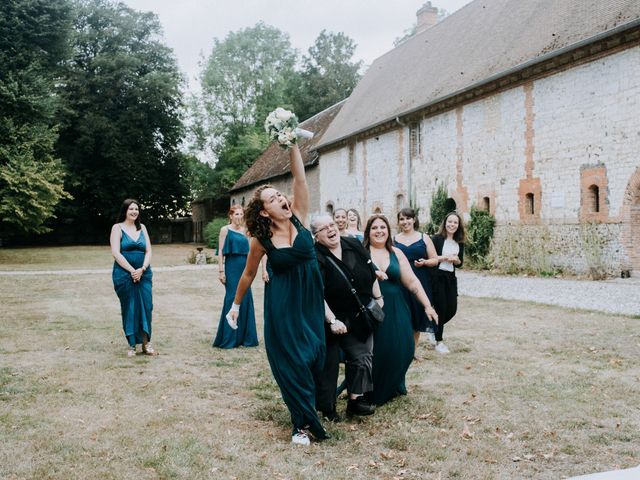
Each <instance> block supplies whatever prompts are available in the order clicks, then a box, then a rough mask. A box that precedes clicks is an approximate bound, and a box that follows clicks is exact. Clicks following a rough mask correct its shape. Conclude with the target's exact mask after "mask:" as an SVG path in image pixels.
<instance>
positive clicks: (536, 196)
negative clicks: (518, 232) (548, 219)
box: [518, 177, 542, 224]
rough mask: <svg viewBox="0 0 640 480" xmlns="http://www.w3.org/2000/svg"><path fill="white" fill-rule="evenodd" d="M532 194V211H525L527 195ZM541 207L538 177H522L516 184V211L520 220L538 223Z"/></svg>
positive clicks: (540, 190)
mask: <svg viewBox="0 0 640 480" xmlns="http://www.w3.org/2000/svg"><path fill="white" fill-rule="evenodd" d="M530 194H532V195H533V213H529V212H528V211H527V202H528V200H527V195H530ZM541 207H542V187H541V184H540V178H539V177H535V178H523V179H521V180H520V185H519V186H518V213H519V214H520V222H522V223H527V224H538V223H540V209H541Z"/></svg>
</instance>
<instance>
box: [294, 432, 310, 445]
mask: <svg viewBox="0 0 640 480" xmlns="http://www.w3.org/2000/svg"><path fill="white" fill-rule="evenodd" d="M291 443H293V444H295V445H309V444H310V443H311V441H310V440H309V435H307V432H305V431H304V430H298V432H297V433H294V434H293V435H291Z"/></svg>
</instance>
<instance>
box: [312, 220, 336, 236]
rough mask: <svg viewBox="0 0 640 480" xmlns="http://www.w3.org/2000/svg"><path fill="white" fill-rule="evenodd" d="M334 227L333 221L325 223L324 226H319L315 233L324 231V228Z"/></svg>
mask: <svg viewBox="0 0 640 480" xmlns="http://www.w3.org/2000/svg"><path fill="white" fill-rule="evenodd" d="M335 227H336V224H335V222H331V223H327V224H326V225H325V226H324V227H322V228H319V229H318V230H316V233H315V235H317V234H319V233H320V232H324V231H325V230H327V229H329V228H335Z"/></svg>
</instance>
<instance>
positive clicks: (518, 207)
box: [319, 46, 640, 272]
mask: <svg viewBox="0 0 640 480" xmlns="http://www.w3.org/2000/svg"><path fill="white" fill-rule="evenodd" d="M638 112H640V47H637V46H636V47H633V48H630V49H627V50H623V51H620V52H618V53H615V54H612V55H609V56H606V57H602V58H599V59H596V60H594V61H592V62H589V63H584V64H581V65H579V66H576V67H574V68H568V69H565V70H563V71H560V72H557V73H555V74H553V75H549V76H546V77H543V78H540V79H536V80H533V81H529V82H526V83H524V84H522V85H519V86H516V87H514V88H511V89H509V90H506V91H502V92H499V93H496V94H494V95H491V96H487V97H485V98H483V99H480V100H476V101H473V102H472V103H468V104H465V105H463V106H459V107H457V108H455V109H453V110H449V111H446V112H444V113H441V114H438V115H435V116H432V117H427V118H422V119H420V129H421V130H420V138H421V141H422V148H421V151H420V154H418V155H415V156H414V157H413V158H409V149H408V138H409V127H408V126H406V125H405V126H402V125H398V128H396V129H395V130H392V131H388V132H386V133H384V134H381V135H379V136H376V137H369V138H366V139H359V140H358V141H357V142H355V143H354V144H353V152H354V156H353V159H354V162H353V165H352V166H353V168H352V170H353V171H352V172H351V173H350V172H349V146H345V147H343V148H340V149H336V150H332V151H328V152H324V153H323V154H322V157H321V168H320V173H319V186H320V190H321V193H320V204H321V205H325V204H326V203H328V202H331V203H333V205H334V206H336V207H338V206H342V207H356V208H358V209H359V210H360V212H361V213H362V214H363V218H365V219H366V217H367V216H368V215H369V214H370V213H371V212H372V211H374V209H375V208H380V210H381V211H383V212H384V213H387V214H388V215H389V216H390V219H391V217H395V213H396V211H397V205H398V203H399V202H403V201H405V202H406V201H407V199H409V198H411V199H412V200H413V203H414V204H415V205H417V206H419V207H420V219H421V221H425V220H426V219H427V218H428V217H429V204H430V202H431V196H432V194H433V192H434V190H435V188H436V186H437V184H438V183H439V182H442V183H444V185H445V186H446V188H447V190H448V192H449V195H450V196H451V197H452V198H453V199H455V201H456V203H457V208H458V210H459V211H461V212H462V213H467V212H468V210H469V208H470V207H471V206H472V205H473V204H474V203H475V204H478V205H483V203H481V202H484V199H485V198H488V200H489V203H490V210H491V211H492V213H494V214H495V216H496V218H497V220H498V230H499V229H500V228H501V227H504V228H506V227H507V226H508V225H509V224H526V225H531V226H536V225H553V226H554V229H557V230H558V231H559V232H561V234H559V235H558V236H557V237H556V236H554V237H553V238H554V239H555V238H557V240H553V241H552V242H551V247H552V250H553V253H552V255H553V256H554V259H555V260H554V261H556V260H557V262H558V265H562V266H563V268H566V269H568V270H574V271H576V272H580V271H584V268H583V266H581V265H584V258H583V260H580V258H581V255H583V253H582V252H581V243H580V239H579V237H580V231H581V229H580V226H579V224H580V222H583V223H584V222H591V221H596V222H599V223H602V224H604V225H606V226H604V227H602V235H603V236H604V237H606V238H607V239H608V240H607V242H608V245H607V246H606V249H605V250H606V251H607V252H609V253H610V254H611V255H610V260H609V261H610V265H609V267H608V268H609V270H610V271H611V272H614V271H616V270H619V269H620V268H624V266H625V265H628V264H631V265H632V266H633V267H634V268H635V269H640V252H639V251H638V249H640V238H636V237H637V236H638V235H640V226H638V225H636V223H637V222H640V214H638V210H639V209H640V206H635V207H634V206H633V205H637V204H640V201H638V202H636V201H635V200H634V199H636V198H640V184H639V185H638V186H636V184H635V183H633V182H632V177H633V176H634V175H636V173H635V172H636V171H638V169H639V168H640V115H639V114H638ZM633 178H635V177H633ZM594 185H595V186H597V187H598V194H599V201H600V207H599V211H598V212H590V211H589V205H588V204H587V203H586V202H588V201H592V199H593V191H589V188H590V187H592V186H594ZM630 189H631V190H633V191H632V192H631V193H625V192H629V190H630ZM636 190H637V191H636ZM590 195H591V196H590ZM625 195H626V197H625ZM625 198H627V200H626V204H628V205H629V206H628V207H625V205H626V204H625ZM629 198H631V199H632V200H628V199H629ZM634 222H635V223H634ZM605 232H606V235H605ZM621 236H622V237H623V240H622V241H621V240H620V237H621ZM564 257H566V259H565V260H562V259H563V258H564ZM630 259H631V260H630ZM636 259H637V260H636ZM581 262H582V263H581Z"/></svg>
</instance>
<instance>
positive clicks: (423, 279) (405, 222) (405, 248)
mask: <svg viewBox="0 0 640 480" xmlns="http://www.w3.org/2000/svg"><path fill="white" fill-rule="evenodd" d="M418 228H420V222H419V220H418V217H417V215H416V211H415V210H414V209H413V208H409V207H406V208H403V209H402V210H400V211H399V212H398V229H399V230H400V233H398V234H397V235H396V236H394V237H393V246H394V247H398V248H399V249H400V250H402V253H404V255H405V256H406V257H407V260H408V261H409V265H410V266H411V269H412V270H413V273H415V275H416V277H418V280H420V283H421V284H422V288H424V291H425V292H426V294H427V296H428V297H429V300H430V301H433V295H432V290H431V273H430V269H431V267H437V266H438V259H437V258H436V257H437V255H436V248H435V247H434V246H433V242H432V241H431V238H429V235H425V234H424V233H422V232H420V231H419V230H418ZM404 298H405V300H406V302H407V305H409V310H410V311H411V324H412V325H413V341H414V342H415V346H416V349H417V348H418V342H419V340H420V332H427V339H428V342H429V344H430V345H432V346H435V344H436V337H435V331H436V328H435V325H434V324H433V323H432V322H431V321H430V320H429V319H428V318H427V316H426V315H425V313H424V309H423V308H422V305H421V304H420V302H418V301H417V300H416V298H415V297H414V296H413V295H411V294H410V293H409V292H408V291H407V290H405V291H404Z"/></svg>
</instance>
